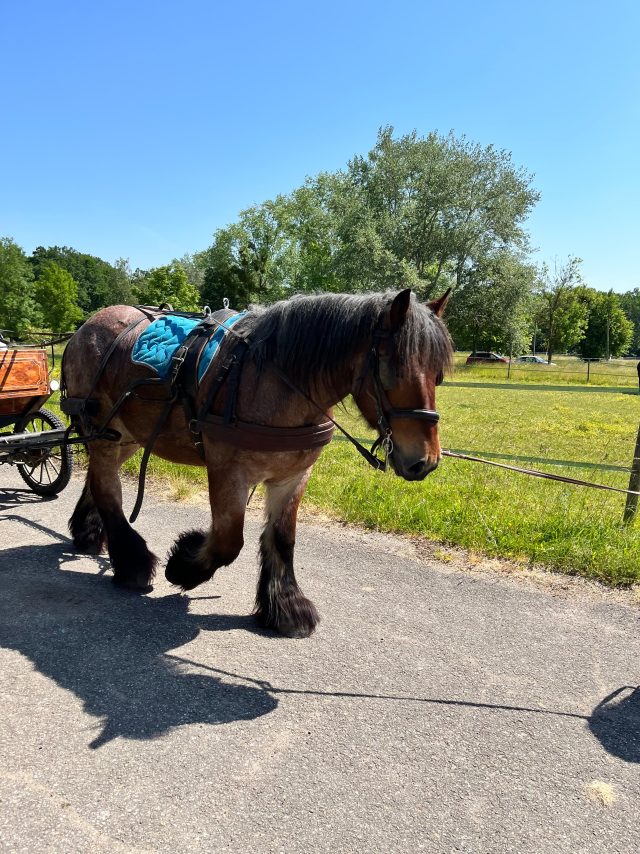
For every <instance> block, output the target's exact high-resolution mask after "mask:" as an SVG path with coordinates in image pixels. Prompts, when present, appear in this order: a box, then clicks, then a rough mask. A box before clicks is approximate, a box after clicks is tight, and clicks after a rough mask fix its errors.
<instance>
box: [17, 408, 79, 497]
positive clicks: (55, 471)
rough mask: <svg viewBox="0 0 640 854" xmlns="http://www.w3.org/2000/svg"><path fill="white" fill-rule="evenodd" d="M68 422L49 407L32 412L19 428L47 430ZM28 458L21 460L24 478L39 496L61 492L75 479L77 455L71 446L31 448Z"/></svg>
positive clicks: (21, 475) (27, 453)
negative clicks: (72, 472)
mask: <svg viewBox="0 0 640 854" xmlns="http://www.w3.org/2000/svg"><path fill="white" fill-rule="evenodd" d="M64 429H65V424H64V423H63V422H62V421H61V420H60V419H59V418H58V416H57V415H54V414H53V412H50V411H49V410H48V409H38V410H36V412H32V413H31V415H29V416H28V417H27V418H26V420H24V421H22V422H20V424H19V425H17V427H16V433H44V432H46V431H47V430H64ZM25 457H26V459H25V461H24V462H22V463H18V471H19V472H20V477H21V478H22V479H23V480H24V482H25V483H26V484H27V486H28V487H29V488H30V489H32V490H33V492H35V493H36V494H37V495H57V494H58V493H59V492H62V490H63V489H64V488H65V486H66V485H67V484H68V483H69V480H70V478H71V469H72V468H73V454H72V450H71V446H70V445H64V444H61V445H55V446H54V447H53V448H34V449H33V450H31V451H27V452H26V454H25Z"/></svg>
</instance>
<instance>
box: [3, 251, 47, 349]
mask: <svg viewBox="0 0 640 854" xmlns="http://www.w3.org/2000/svg"><path fill="white" fill-rule="evenodd" d="M39 323H40V315H39V312H38V307H37V305H36V302H35V300H34V288H33V271H32V269H31V265H30V264H29V261H28V259H27V256H26V255H25V254H24V252H23V251H22V249H21V248H20V247H19V246H18V244H17V243H15V241H14V240H12V239H11V238H10V237H2V238H0V328H2V329H8V330H11V331H13V332H17V333H18V335H22V334H23V333H24V332H25V331H26V330H27V329H29V328H33V327H34V326H37V325H38V324H39Z"/></svg>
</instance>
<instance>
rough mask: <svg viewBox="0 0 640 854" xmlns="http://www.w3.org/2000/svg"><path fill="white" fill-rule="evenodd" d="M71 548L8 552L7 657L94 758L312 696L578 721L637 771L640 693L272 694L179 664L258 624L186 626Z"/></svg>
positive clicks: (3, 599) (0, 570) (232, 621)
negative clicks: (66, 707) (84, 718)
mask: <svg viewBox="0 0 640 854" xmlns="http://www.w3.org/2000/svg"><path fill="white" fill-rule="evenodd" d="M35 527H39V526H38V525H35ZM55 536H58V535H55ZM70 545H71V544H70V543H69V542H68V541H64V542H57V543H52V544H49V545H45V546H19V547H16V548H13V549H7V550H4V551H2V552H0V646H4V647H6V648H9V649H15V650H17V651H19V652H21V653H22V654H23V655H25V656H26V657H28V658H29V659H30V660H31V661H32V662H33V664H34V665H35V667H36V668H37V669H38V670H39V671H40V672H41V673H43V674H44V675H46V676H48V677H50V678H51V679H53V680H54V681H55V682H56V684H58V685H59V686H61V687H62V688H65V689H66V690H68V691H71V692H72V693H74V694H75V695H76V696H78V697H79V698H80V699H81V700H82V701H83V703H84V709H85V711H86V712H88V713H89V714H90V715H92V716H94V717H96V718H100V719H101V724H100V726H101V731H100V733H99V734H98V735H97V736H96V738H94V739H93V741H92V742H91V743H90V745H89V746H90V747H91V748H98V747H101V746H102V745H104V744H106V743H108V742H110V741H112V740H113V739H115V738H118V737H120V738H127V739H141V740H144V739H151V738H156V737H158V736H161V735H163V734H164V733H166V732H168V731H170V730H171V729H173V728H175V727H178V726H183V725H186V724H192V723H206V724H225V723H230V722H232V721H239V720H252V719H254V718H258V717H260V716H262V715H265V714H268V713H269V712H272V711H274V710H275V708H276V707H277V705H278V697H279V696H281V695H295V694H304V695H313V696H321V697H327V698H360V699H374V700H388V701H400V702H416V703H425V704H429V705H435V706H438V705H440V706H449V707H452V706H453V707H456V706H459V707H461V708H462V707H467V708H468V707H473V708H477V709H483V710H486V711H487V713H515V712H517V713H520V714H521V713H523V712H524V713H530V714H532V715H536V716H537V715H543V716H552V717H559V718H575V719H576V720H580V721H583V722H584V723H586V725H587V726H588V728H589V730H590V732H591V733H592V734H593V735H594V736H595V737H596V738H597V739H598V741H599V742H600V744H601V745H602V747H603V748H604V749H605V750H606V751H607V752H608V753H610V754H611V755H613V756H616V757H618V758H620V759H623V760H625V761H626V762H633V763H640V688H634V687H632V686H624V687H622V688H618V689H616V690H615V691H612V692H611V693H610V694H609V695H608V696H607V697H605V698H604V699H603V700H602V701H600V702H599V703H598V704H597V705H596V707H595V708H594V709H593V711H592V713H591V714H590V715H585V714H580V713H578V712H573V711H564V710H561V709H544V708H540V707H532V708H530V707H526V706H515V705H503V704H499V703H487V702H475V701H472V700H452V699H446V698H437V697H409V696H406V697H405V696H398V695H394V696H386V695H382V694H364V693H357V692H351V691H349V692H339V691H324V690H322V689H318V690H309V689H296V688H287V687H284V686H274V685H272V684H270V683H268V682H265V681H262V680H259V679H255V678H253V677H251V676H248V675H242V674H237V673H232V672H229V671H225V670H222V669H219V668H216V667H212V666H209V665H206V664H203V663H201V662H198V661H193V660H190V659H189V658H185V657H182V655H181V653H178V654H173V653H172V652H171V650H176V649H178V648H179V647H183V646H184V645H185V644H188V643H189V642H191V641H193V640H194V639H195V638H196V637H197V636H198V634H199V633H200V631H201V630H205V631H233V630H238V629H242V630H247V631H252V632H257V633H259V634H264V633H263V632H261V631H259V630H258V629H257V628H254V624H253V620H252V618H251V617H248V616H237V615H224V614H222V615H216V614H210V615H196V614H190V613H189V611H188V608H189V598H188V597H186V596H182V595H169V596H165V597H163V598H156V597H148V596H139V595H136V594H132V593H128V592H124V591H121V590H119V589H118V588H115V587H113V585H112V584H111V583H110V580H109V579H107V578H106V577H105V572H106V570H107V568H108V565H109V563H108V561H107V560H106V559H102V558H98V559H94V560H97V562H98V565H99V572H98V573H97V574H96V573H87V572H82V571H74V570H73V563H74V561H76V560H78V559H83V558H78V556H77V555H75V554H74V553H73V552H72V551H71V548H70ZM62 566H64V569H61V567H62ZM52 570H54V571H52ZM283 642H286V641H283ZM185 667H189V671H188V672H187V671H186V670H185ZM194 669H195V670H196V672H195V673H194V672H193V670H194Z"/></svg>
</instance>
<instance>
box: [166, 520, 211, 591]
mask: <svg viewBox="0 0 640 854" xmlns="http://www.w3.org/2000/svg"><path fill="white" fill-rule="evenodd" d="M205 540H206V536H205V533H204V531H186V532H185V533H184V534H180V536H179V537H178V539H177V540H176V541H175V543H174V544H173V546H172V547H171V551H170V552H169V559H168V561H167V566H166V568H165V571H164V575H165V578H166V579H167V581H168V582H169V583H170V584H175V585H176V587H181V588H182V590H193V588H194V587H197V586H198V585H199V584H203V583H204V582H205V581H209V579H211V578H212V576H213V571H212V570H211V568H210V567H209V566H207V565H203V563H202V558H201V557H200V554H201V551H202V546H203V545H204V543H205Z"/></svg>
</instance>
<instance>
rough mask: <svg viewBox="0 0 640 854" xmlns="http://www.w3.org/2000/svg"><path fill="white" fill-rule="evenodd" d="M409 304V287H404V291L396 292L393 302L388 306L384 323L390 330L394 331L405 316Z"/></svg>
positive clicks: (400, 324)
mask: <svg viewBox="0 0 640 854" xmlns="http://www.w3.org/2000/svg"><path fill="white" fill-rule="evenodd" d="M410 304H411V288H406V289H405V290H404V291H400V293H398V294H396V295H395V297H394V298H393V302H392V303H391V305H390V307H389V312H388V314H387V323H386V324H385V325H386V326H387V327H388V328H389V329H390V330H391V331H392V332H396V331H397V330H398V329H400V327H401V326H402V324H403V323H404V319H405V317H406V316H407V312H408V311H409V305H410Z"/></svg>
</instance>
